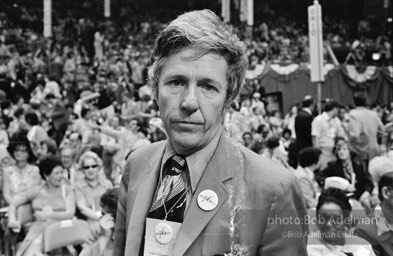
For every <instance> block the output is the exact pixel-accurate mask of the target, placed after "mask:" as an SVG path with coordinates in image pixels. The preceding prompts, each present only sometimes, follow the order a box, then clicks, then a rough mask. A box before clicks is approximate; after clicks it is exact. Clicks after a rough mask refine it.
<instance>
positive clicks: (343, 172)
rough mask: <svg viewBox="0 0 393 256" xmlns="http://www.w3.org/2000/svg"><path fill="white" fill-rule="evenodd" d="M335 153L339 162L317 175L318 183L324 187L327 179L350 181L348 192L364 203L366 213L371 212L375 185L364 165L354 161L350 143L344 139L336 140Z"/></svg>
mask: <svg viewBox="0 0 393 256" xmlns="http://www.w3.org/2000/svg"><path fill="white" fill-rule="evenodd" d="M334 152H335V153H336V157H337V160H336V161H333V162H330V163H328V166H327V168H326V169H324V170H322V171H320V172H318V173H317V175H316V179H317V181H319V182H320V185H321V187H323V186H324V181H325V179H326V178H327V177H333V176H337V177H341V178H344V179H346V180H348V181H349V183H350V187H349V188H348V189H347V190H348V191H349V192H352V193H353V197H354V198H355V199H356V200H359V201H360V202H361V203H362V205H363V207H364V208H365V210H366V213H368V212H371V210H372V208H373V206H372V196H371V193H372V191H373V183H372V181H371V177H370V175H369V173H368V172H366V170H365V169H364V167H363V165H361V164H358V163H356V162H355V161H353V159H352V157H351V154H350V151H349V147H348V143H347V142H346V141H345V139H344V138H341V137H337V138H336V140H335V146H334Z"/></svg>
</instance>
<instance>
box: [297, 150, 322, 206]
mask: <svg viewBox="0 0 393 256" xmlns="http://www.w3.org/2000/svg"><path fill="white" fill-rule="evenodd" d="M320 157H321V150H320V149H318V148H313V147H308V148H304V149H302V150H301V151H300V153H299V165H298V167H297V169H296V170H295V175H296V177H297V178H298V179H299V182H300V186H301V188H302V192H303V196H304V199H305V202H306V206H307V208H313V207H315V206H317V202H318V200H317V194H318V192H319V187H318V183H317V182H316V179H315V174H314V172H315V171H316V170H318V169H319V161H320Z"/></svg>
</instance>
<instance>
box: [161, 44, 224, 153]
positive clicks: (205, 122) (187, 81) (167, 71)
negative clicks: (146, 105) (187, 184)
mask: <svg viewBox="0 0 393 256" xmlns="http://www.w3.org/2000/svg"><path fill="white" fill-rule="evenodd" d="M197 54H198V52H197V50H196V49H194V48H186V49H184V50H182V51H180V52H179V53H176V54H174V55H172V56H171V57H169V58H167V59H166V60H165V62H164V64H163V67H162V70H161V76H160V79H159V82H158V95H157V96H158V106H159V109H160V114H161V119H162V120H163V122H164V127H165V129H166V131H167V133H168V136H169V138H170V141H171V143H172V145H173V146H174V148H175V150H176V151H177V152H178V153H181V154H191V153H193V152H195V151H197V150H199V149H201V148H203V147H204V146H205V145H206V144H207V143H208V142H209V141H210V140H211V139H212V138H213V137H214V136H215V135H216V134H217V132H218V131H219V130H220V129H221V127H222V120H223V115H224V103H225V98H226V91H227V86H228V85H227V79H226V72H227V69H228V65H227V62H226V60H225V59H224V58H223V57H222V56H221V55H219V54H216V53H213V52H209V53H207V54H205V55H203V56H202V57H199V58H193V56H195V55H197Z"/></svg>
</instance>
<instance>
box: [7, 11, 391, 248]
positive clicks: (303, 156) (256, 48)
mask: <svg viewBox="0 0 393 256" xmlns="http://www.w3.org/2000/svg"><path fill="white" fill-rule="evenodd" d="M23 13H24V15H23V16H22V17H21V18H23V19H26V20H29V19H33V17H32V15H31V14H29V11H28V10H26V9H25V10H23ZM289 20H290V19H285V18H282V19H281V18H280V19H277V20H274V21H273V20H272V21H266V22H263V23H261V24H259V25H258V26H256V27H255V29H254V35H255V36H254V39H250V38H248V39H246V40H245V41H246V43H247V45H248V55H249V60H250V63H251V67H252V66H253V62H254V64H256V63H255V62H260V61H262V60H266V61H271V62H278V63H283V62H286V63H289V62H297V63H298V62H308V58H309V57H308V55H309V53H308V39H307V34H306V33H305V28H304V27H301V26H298V25H297V24H296V23H293V22H290V21H289ZM20 24H25V25H26V22H22V21H20ZM162 25H163V23H161V22H158V21H152V20H146V21H143V20H142V21H140V20H139V22H137V21H132V22H129V23H126V24H123V26H122V27H120V26H118V25H117V24H116V23H114V22H112V21H109V20H107V21H103V22H96V21H93V20H92V19H89V18H87V19H81V20H79V21H76V20H75V19H72V18H69V19H64V20H60V21H59V22H58V25H57V26H54V27H53V37H51V38H49V39H46V40H43V37H42V35H40V34H39V33H37V32H36V31H34V30H33V29H29V27H28V25H26V27H23V29H22V28H21V26H19V25H18V24H15V23H11V22H9V20H8V19H7V14H5V13H3V14H2V15H0V109H1V115H0V187H1V191H2V193H1V200H2V205H3V206H9V210H8V226H9V228H11V229H12V230H13V233H15V234H21V235H20V236H19V238H20V239H21V241H22V240H23V242H22V243H21V245H20V246H19V249H18V255H31V254H32V253H36V254H37V255H40V253H41V254H42V253H43V252H42V232H43V231H44V229H45V228H46V227H48V226H49V225H50V224H52V223H53V222H55V221H59V220H65V219H70V218H73V217H74V216H76V217H78V218H80V219H84V220H86V221H87V222H88V223H89V226H90V230H91V236H90V237H89V240H88V241H86V243H85V244H84V245H83V248H78V250H79V252H80V251H81V255H109V254H110V251H111V246H113V244H112V242H111V241H113V238H112V232H113V223H114V218H115V215H116V214H115V213H116V207H117V204H116V203H115V202H116V201H117V196H118V190H117V188H118V187H119V184H120V180H121V178H122V175H123V172H124V169H125V163H126V161H125V160H126V158H127V157H128V155H130V154H131V153H132V152H133V151H134V150H135V149H137V148H139V147H143V146H145V145H147V144H150V143H154V142H157V141H161V140H165V139H166V138H167V134H166V132H165V130H164V127H163V122H162V120H161V119H160V118H159V109H158V107H157V103H156V102H155V100H154V98H155V95H154V93H155V92H153V91H152V90H151V88H150V87H149V86H148V85H147V83H146V77H147V66H148V64H149V58H150V55H151V45H152V43H153V40H154V35H155V34H156V32H157V31H158V30H159V29H160V28H161V26H162ZM326 26H327V27H331V28H333V27H334V28H336V29H332V30H331V33H328V36H327V39H328V40H330V43H331V44H337V45H348V44H350V42H349V41H345V40H346V39H348V38H346V34H345V29H344V28H345V26H344V25H332V24H331V22H330V23H329V22H328V23H326ZM234 29H235V30H238V34H244V36H245V34H246V33H245V31H242V30H241V29H240V28H237V27H234ZM365 45H366V46H368V47H375V49H377V50H380V51H381V52H382V53H383V54H384V58H385V59H386V60H388V61H390V60H391V55H390V54H391V46H390V43H389V42H388V41H387V40H386V39H384V37H380V38H379V39H378V40H377V41H374V43H370V40H367V39H364V41H363V46H365ZM363 46H362V47H363ZM357 47H358V45H357V46H356V48H357ZM254 66H255V65H254ZM250 85H251V86H249V88H251V91H249V92H248V93H247V94H243V96H244V95H246V96H245V97H241V98H238V99H236V101H235V102H234V103H232V104H231V106H230V108H229V111H228V112H227V113H226V116H225V126H226V130H227V132H228V133H229V135H230V136H231V137H233V138H234V139H235V140H237V141H238V142H239V143H240V144H243V145H244V146H245V147H247V148H249V149H250V150H252V151H254V152H255V153H257V154H259V155H262V156H263V157H266V158H269V159H271V160H273V161H276V162H277V163H278V164H280V165H283V166H285V167H286V168H288V169H289V170H291V171H293V172H294V173H295V175H296V176H297V177H298V179H299V183H300V185H301V188H302V191H303V194H304V197H305V202H306V205H307V207H308V208H310V209H312V208H315V207H316V209H317V214H324V213H323V210H325V211H326V209H325V208H326V207H325V206H326V205H328V206H330V207H331V204H336V205H338V207H339V208H340V211H341V213H340V214H341V215H343V216H347V212H348V211H350V210H351V209H356V210H359V211H364V214H365V215H366V216H369V217H371V216H376V211H377V210H378V209H380V210H381V211H380V212H379V213H378V214H379V215H378V219H379V220H380V222H378V223H382V222H383V221H385V222H383V223H385V224H387V225H390V226H391V225H393V221H392V220H391V217H389V216H391V215H393V210H392V209H393V207H392V198H393V196H392V195H393V193H392V192H391V191H392V187H393V182H392V177H391V176H392V175H391V173H389V172H392V171H393V148H392V147H391V146H392V145H393V136H392V134H393V133H392V127H393V104H391V105H390V106H380V105H373V106H371V107H369V106H368V105H367V102H366V98H365V96H364V94H363V93H362V92H358V93H355V95H354V106H342V105H340V104H339V103H337V102H336V101H334V99H325V100H324V101H323V102H322V103H321V108H322V110H323V111H322V113H320V114H318V113H317V110H316V102H315V100H314V99H313V98H312V97H311V96H305V97H304V100H303V102H299V104H298V105H295V106H293V107H292V108H291V109H290V111H289V112H288V113H286V114H285V115H284V114H283V113H282V109H281V108H280V105H279V103H278V102H277V101H274V100H270V98H267V97H266V94H265V91H264V88H263V87H262V86H261V85H260V84H259V83H258V82H257V81H253V82H251V83H250ZM337 177H340V179H337ZM335 189H338V190H335ZM343 191H344V192H343ZM348 197H349V198H350V200H348ZM376 209H377V210H376ZM29 212H32V214H30V215H29V214H28V213H29ZM26 215H27V216H26ZM33 216H34V220H33V219H32V218H31V217H33ZM32 221H33V225H31V226H27V225H25V224H26V223H31V222H32ZM381 225H382V224H381ZM378 227H379V226H378ZM319 228H320V231H321V232H332V231H331V230H328V229H327V228H326V227H319ZM324 228H325V229H324ZM338 228H342V229H344V227H338ZM351 228H353V229H354V230H355V232H357V233H358V234H359V236H361V237H363V238H364V239H366V240H368V241H369V242H370V243H371V244H372V245H373V249H374V251H375V253H376V254H377V255H391V254H392V251H393V245H392V242H391V241H392V240H389V239H385V240H383V239H382V238H381V235H380V232H382V233H381V234H382V235H383V234H384V230H382V231H381V230H380V229H378V234H377V233H376V232H377V231H376V229H372V230H369V229H367V227H361V226H359V227H356V226H355V225H354V226H352V227H351ZM373 232H374V233H373ZM386 232H387V233H389V232H390V233H392V231H389V230H387V231H386V230H385V233H386ZM15 234H14V235H15ZM23 235H25V237H23ZM103 239H104V240H105V246H106V248H107V250H104V251H105V252H103V250H101V251H100V253H101V254H98V253H97V250H100V249H99V246H100V245H97V244H99V243H100V242H98V241H102V240H103ZM370 239H373V240H370ZM327 242H328V244H341V246H343V244H342V243H343V241H327ZM344 247H345V246H344ZM367 248H368V249H370V248H369V247H367ZM330 249H331V248H330ZM336 249H337V248H336V247H335V248H334V250H336ZM341 249H342V248H340V250H341ZM352 249H353V248H352ZM315 250H317V249H315V248H313V247H312V246H311V247H310V248H309V252H310V255H321V254H317V252H315ZM332 250H333V249H332ZM337 250H338V249H337ZM348 250H350V249H348ZM353 250H354V249H353ZM372 253H373V252H372V250H370V254H368V255H373V254H372ZM384 253H385V254H384Z"/></svg>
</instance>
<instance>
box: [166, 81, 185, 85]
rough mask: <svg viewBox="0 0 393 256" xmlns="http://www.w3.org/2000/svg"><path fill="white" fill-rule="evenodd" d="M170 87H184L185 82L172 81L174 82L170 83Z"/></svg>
mask: <svg viewBox="0 0 393 256" xmlns="http://www.w3.org/2000/svg"><path fill="white" fill-rule="evenodd" d="M169 85H172V86H182V85H183V82H182V81H181V80H172V81H170V82H169Z"/></svg>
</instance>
